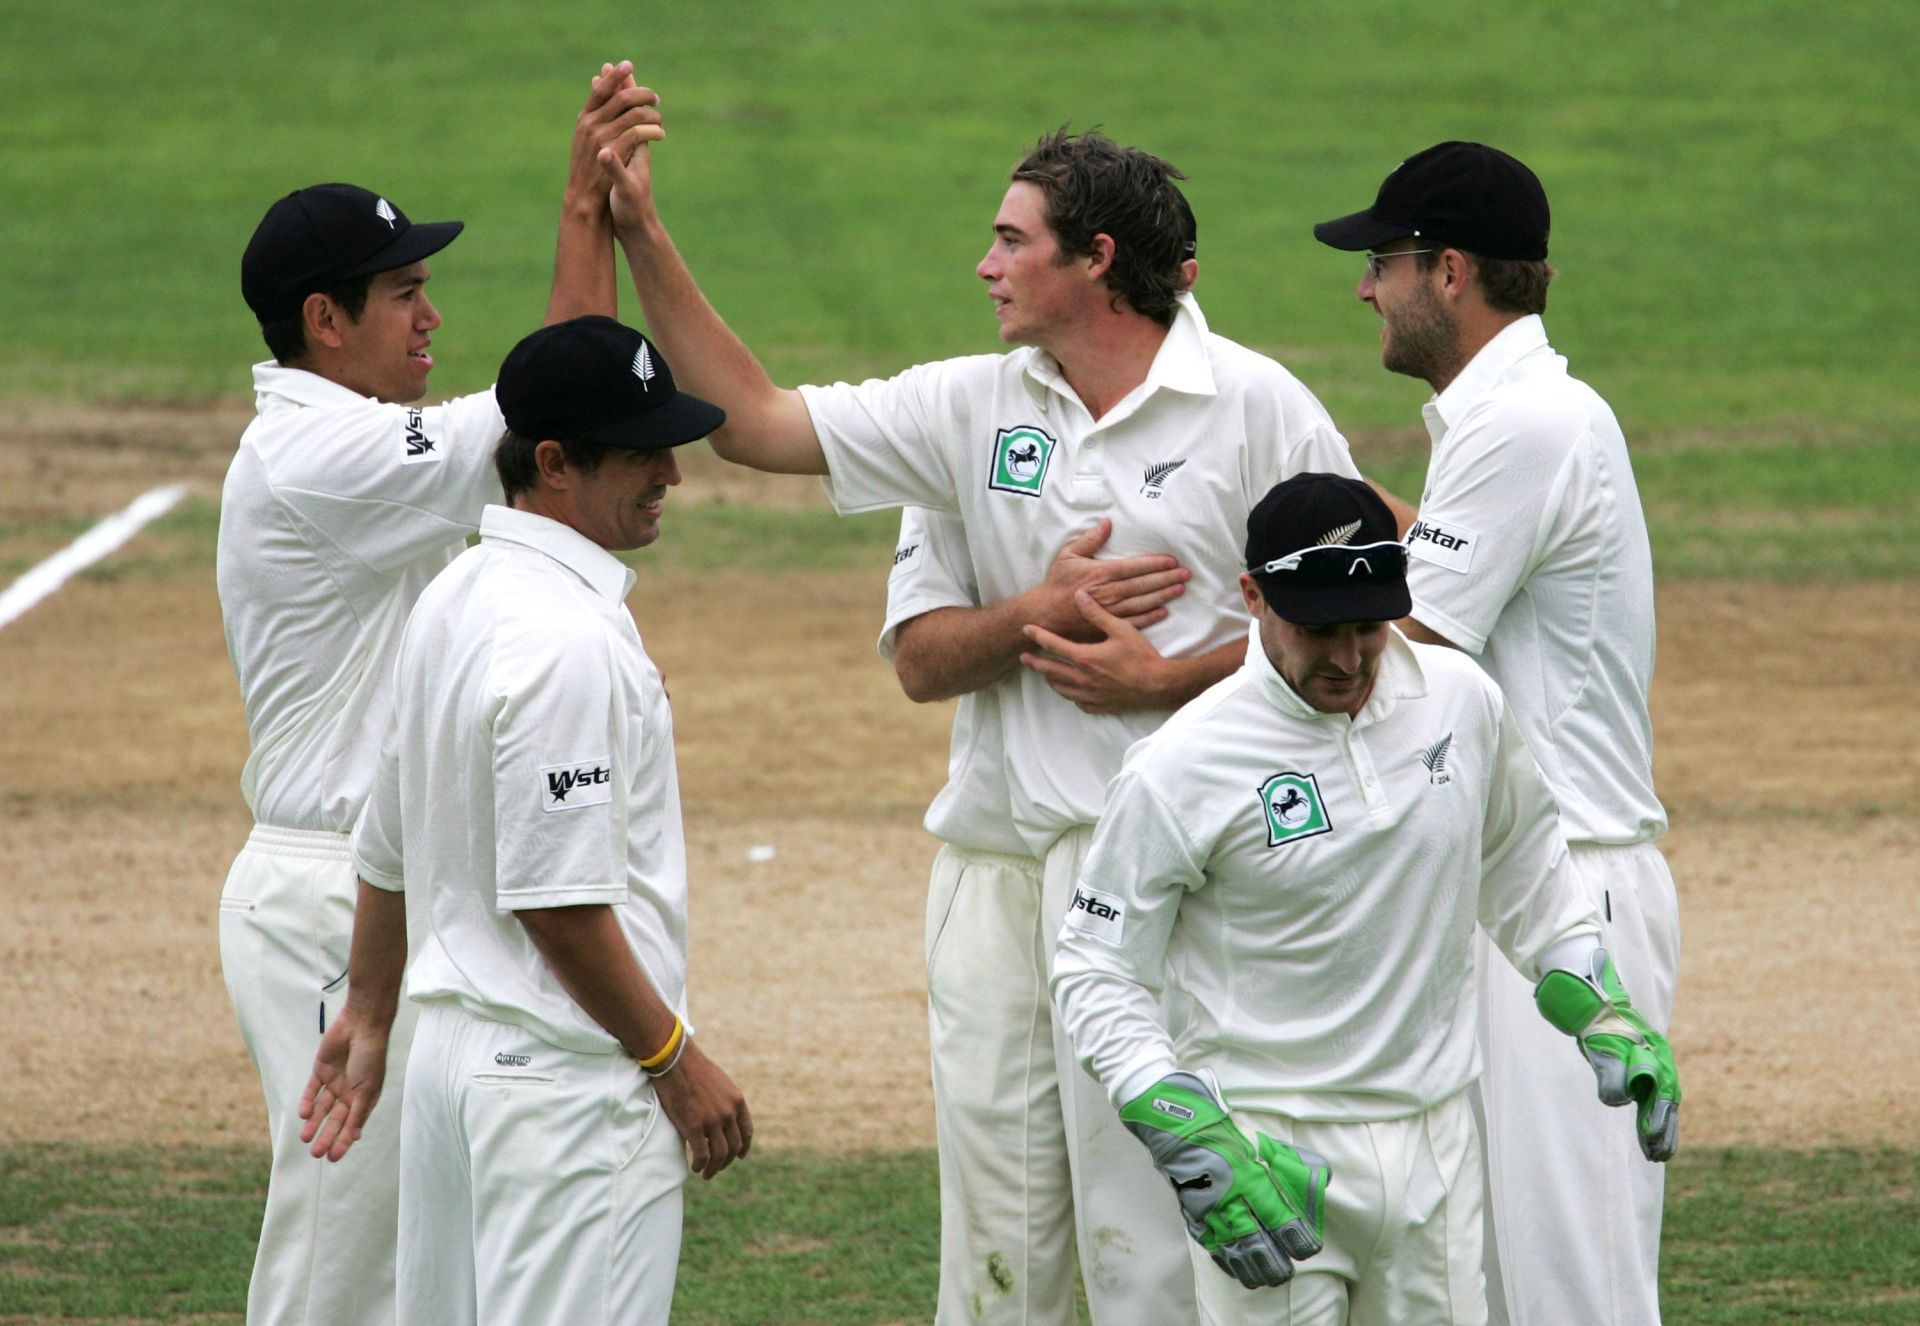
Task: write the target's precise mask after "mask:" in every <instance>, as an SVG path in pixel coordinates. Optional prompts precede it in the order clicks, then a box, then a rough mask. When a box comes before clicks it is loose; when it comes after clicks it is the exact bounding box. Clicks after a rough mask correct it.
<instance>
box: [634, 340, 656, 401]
mask: <svg viewBox="0 0 1920 1326" xmlns="http://www.w3.org/2000/svg"><path fill="white" fill-rule="evenodd" d="M657 371H658V370H657V369H655V368H654V366H653V356H652V355H651V354H649V353H648V352H647V343H646V342H645V341H642V342H640V348H639V349H638V350H635V351H634V352H633V375H634V376H635V377H637V378H639V379H640V387H641V389H642V390H643V391H652V390H653V386H652V383H653V378H654V374H655V373H656V372H657Z"/></svg>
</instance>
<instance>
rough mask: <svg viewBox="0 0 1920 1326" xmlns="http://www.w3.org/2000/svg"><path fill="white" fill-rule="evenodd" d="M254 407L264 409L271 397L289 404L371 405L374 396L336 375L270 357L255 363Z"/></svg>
mask: <svg viewBox="0 0 1920 1326" xmlns="http://www.w3.org/2000/svg"><path fill="white" fill-rule="evenodd" d="M253 394H254V407H255V408H256V409H260V410H264V409H266V408H267V403H268V402H269V401H270V400H278V401H284V402H286V403H287V404H289V405H312V406H318V405H367V404H370V403H372V402H373V397H371V396H362V395H361V394H360V393H359V392H357V391H355V390H354V389H353V388H352V387H343V386H341V385H340V384H339V383H338V382H335V381H334V380H333V379H332V378H323V377H321V376H320V375H319V374H318V373H310V372H308V371H307V370H306V369H304V368H288V367H287V366H286V365H285V364H279V363H275V362H274V361H273V360H271V359H269V360H266V361H264V362H263V363H258V364H255V365H254V366H253Z"/></svg>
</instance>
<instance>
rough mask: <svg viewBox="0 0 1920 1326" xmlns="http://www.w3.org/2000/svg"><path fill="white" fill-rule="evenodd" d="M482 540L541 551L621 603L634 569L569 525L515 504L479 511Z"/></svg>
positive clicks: (594, 589)
mask: <svg viewBox="0 0 1920 1326" xmlns="http://www.w3.org/2000/svg"><path fill="white" fill-rule="evenodd" d="M480 541H481V542H482V543H510V544H515V545H517V546H519V547H522V548H529V549H531V550H533V551H534V552H537V553H544V554H545V555H546V556H548V557H551V558H552V559H553V560H554V561H556V562H558V563H560V565H562V566H564V567H566V568H567V569H568V570H569V571H572V572H573V573H574V574H575V575H577V576H579V577H580V578H581V579H582V580H584V581H586V582H587V585H588V587H589V588H591V589H592V590H593V592H594V593H596V594H598V595H600V597H602V598H604V599H609V600H611V601H612V602H614V603H624V602H625V601H626V597H627V592H628V591H629V590H631V589H632V588H633V582H634V574H633V569H632V568H631V567H629V566H628V565H627V564H626V563H625V562H623V561H621V560H620V559H619V558H618V557H615V556H614V555H613V554H612V553H610V552H608V551H607V550H606V549H605V548H602V547H601V546H600V545H599V544H597V543H595V542H594V541H593V540H592V539H589V538H588V537H587V536H586V535H584V534H582V533H581V532H580V531H579V530H577V529H574V528H573V527H572V526H571V525H563V524H561V523H560V522H559V521H557V520H554V519H551V518H550V517H547V516H542V515H537V514H535V513H534V512H532V511H522V510H520V509H519V508H518V507H510V506H492V505H490V506H487V507H486V508H484V509H483V510H482V511H481V513H480Z"/></svg>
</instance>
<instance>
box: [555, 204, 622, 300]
mask: <svg viewBox="0 0 1920 1326" xmlns="http://www.w3.org/2000/svg"><path fill="white" fill-rule="evenodd" d="M618 292H619V284H618V281H617V279H616V273H615V271H614V264H613V218H612V217H611V216H610V215H608V213H607V205H606V198H605V196H604V195H601V196H598V197H596V196H595V195H593V194H591V193H589V194H587V195H586V196H584V197H576V196H575V194H574V191H573V190H571V189H570V190H568V193H567V198H566V201H565V202H564V203H563V204H562V205H561V208H560V233H559V237H558V239H557V240H556V241H555V243H554V253H553V293H552V295H551V296H550V297H549V298H548V300H547V318H546V325H547V326H552V325H553V324H554V323H556V322H565V321H567V320H568V319H570V318H582V317H586V316H587V315H588V314H597V315H599V316H600V317H603V318H611V317H614V316H615V315H616V314H617V313H618V311H619V298H618Z"/></svg>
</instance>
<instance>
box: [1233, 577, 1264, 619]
mask: <svg viewBox="0 0 1920 1326" xmlns="http://www.w3.org/2000/svg"><path fill="white" fill-rule="evenodd" d="M1240 597H1241V598H1243V599H1245V600H1246V602H1247V612H1248V613H1249V614H1251V615H1252V616H1255V617H1258V616H1259V615H1260V609H1261V608H1262V607H1263V606H1264V605H1265V604H1266V601H1267V599H1266V596H1265V595H1264V594H1262V593H1261V592H1260V586H1259V584H1258V582H1256V581H1255V580H1254V578H1253V577H1252V576H1250V575H1248V574H1247V573H1246V572H1245V571H1242V572H1241V573H1240Z"/></svg>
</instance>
